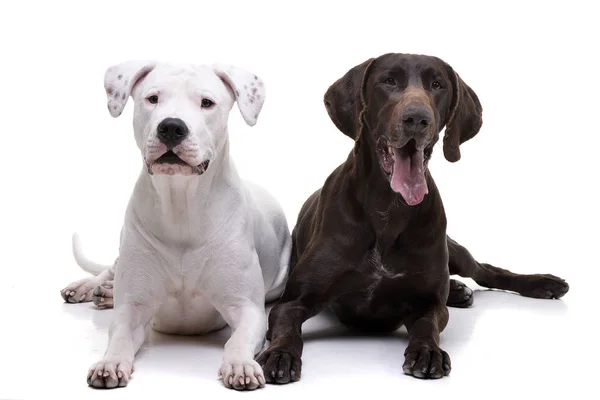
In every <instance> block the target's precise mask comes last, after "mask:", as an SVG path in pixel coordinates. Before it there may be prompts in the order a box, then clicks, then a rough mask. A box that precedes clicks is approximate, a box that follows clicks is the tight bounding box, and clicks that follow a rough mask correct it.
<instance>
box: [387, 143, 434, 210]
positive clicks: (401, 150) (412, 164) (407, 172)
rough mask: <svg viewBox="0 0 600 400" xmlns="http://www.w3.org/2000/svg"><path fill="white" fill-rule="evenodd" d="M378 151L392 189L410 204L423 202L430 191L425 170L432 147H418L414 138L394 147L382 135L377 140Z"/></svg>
mask: <svg viewBox="0 0 600 400" xmlns="http://www.w3.org/2000/svg"><path fill="white" fill-rule="evenodd" d="M377 152H378V154H379V160H380V164H381V167H382V169H383V171H384V172H385V173H386V175H387V177H388V179H389V180H390V187H391V188H392V190H393V191H394V192H396V193H399V194H400V195H401V196H402V198H403V199H404V201H405V202H406V204H408V205H409V206H414V205H417V204H419V203H421V202H422V201H423V199H424V198H425V195H426V194H427V193H429V191H428V188H427V181H426V179H425V170H426V169H427V162H428V161H429V159H430V157H431V153H432V149H431V148H429V147H427V148H425V149H418V148H417V144H416V142H415V140H414V139H411V140H409V141H408V142H407V143H406V144H404V145H403V146H401V147H393V146H392V145H391V144H390V142H389V141H388V140H387V139H385V138H383V137H381V138H379V140H378V141H377Z"/></svg>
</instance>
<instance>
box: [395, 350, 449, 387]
mask: <svg viewBox="0 0 600 400" xmlns="http://www.w3.org/2000/svg"><path fill="white" fill-rule="evenodd" d="M402 369H403V370H404V373H405V374H407V375H412V376H414V377H416V378H422V379H439V378H442V377H443V376H446V375H448V374H449V373H450V369H451V365H450V356H448V353H446V352H445V351H443V350H442V349H440V348H438V347H437V346H436V347H433V346H425V345H424V346H421V347H414V348H411V347H410V346H409V348H408V349H406V351H405V352H404V365H403V367H402Z"/></svg>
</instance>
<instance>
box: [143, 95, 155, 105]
mask: <svg viewBox="0 0 600 400" xmlns="http://www.w3.org/2000/svg"><path fill="white" fill-rule="evenodd" d="M146 100H148V103H150V104H156V103H158V96H157V95H155V94H153V95H152V96H149V97H148V98H147V99H146Z"/></svg>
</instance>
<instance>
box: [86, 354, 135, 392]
mask: <svg viewBox="0 0 600 400" xmlns="http://www.w3.org/2000/svg"><path fill="white" fill-rule="evenodd" d="M132 372H133V367H132V364H131V363H129V362H119V361H116V362H111V361H110V360H103V361H100V362H98V363H96V364H94V365H92V367H91V368H90V369H89V371H88V375H87V383H88V385H90V386H92V387H95V388H99V389H113V388H116V387H125V386H127V384H128V383H129V378H130V376H131V374H132Z"/></svg>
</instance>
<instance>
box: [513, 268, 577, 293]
mask: <svg viewBox="0 0 600 400" xmlns="http://www.w3.org/2000/svg"><path fill="white" fill-rule="evenodd" d="M568 291H569V284H568V283H567V282H566V281H565V280H564V279H561V278H559V277H558V276H554V275H550V274H536V275H528V276H527V277H526V280H525V281H524V282H523V288H522V289H521V290H519V293H520V294H521V295H522V296H526V297H534V298H537V299H560V298H561V297H563V296H564V295H565V294H567V292H568Z"/></svg>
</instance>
